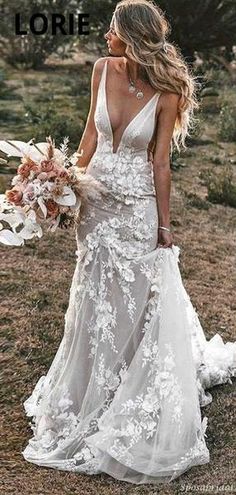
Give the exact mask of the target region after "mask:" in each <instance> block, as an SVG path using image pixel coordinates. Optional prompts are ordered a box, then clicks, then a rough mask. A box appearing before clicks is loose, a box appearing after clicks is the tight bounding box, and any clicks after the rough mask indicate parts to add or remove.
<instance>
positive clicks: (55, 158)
mask: <svg viewBox="0 0 236 495" xmlns="http://www.w3.org/2000/svg"><path fill="white" fill-rule="evenodd" d="M68 142H69V139H68V138H64V141H63V143H62V144H61V145H60V147H59V148H56V147H55V142H54V140H53V139H52V138H51V136H49V137H47V138H46V142H45V143H37V144H35V143H34V139H31V140H30V141H29V142H28V143H24V142H21V141H0V150H1V151H3V153H5V154H6V155H7V156H8V157H9V156H14V157H20V158H21V163H20V165H19V166H18V168H17V174H16V175H15V176H14V177H13V179H12V181H11V185H12V186H13V187H12V188H11V189H8V190H6V191H5V193H4V194H0V242H1V243H3V244H7V245H10V246H20V245H24V242H25V240H26V239H32V238H33V237H36V236H37V237H42V235H43V233H44V230H47V231H48V230H50V231H53V232H54V231H55V230H56V228H57V227H61V228H63V227H68V226H75V225H76V224H78V223H79V219H80V209H81V205H82V203H83V201H86V199H87V198H88V197H93V198H99V197H101V194H106V192H107V191H106V188H105V186H103V184H101V182H99V181H97V180H96V179H95V178H94V177H92V176H91V175H89V174H87V173H86V174H85V167H83V168H82V167H78V166H76V165H75V162H76V160H77V159H78V157H79V156H81V155H82V154H83V150H82V152H81V154H79V153H74V154H73V155H72V156H71V157H68ZM2 222H3V223H2ZM4 223H5V224H6V226H5V227H4Z"/></svg>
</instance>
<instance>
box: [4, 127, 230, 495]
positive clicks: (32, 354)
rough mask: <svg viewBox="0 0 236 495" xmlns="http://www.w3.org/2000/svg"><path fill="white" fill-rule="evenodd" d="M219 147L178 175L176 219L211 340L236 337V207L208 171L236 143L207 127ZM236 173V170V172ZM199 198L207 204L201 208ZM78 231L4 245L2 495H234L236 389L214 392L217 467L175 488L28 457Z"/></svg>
mask: <svg viewBox="0 0 236 495" xmlns="http://www.w3.org/2000/svg"><path fill="white" fill-rule="evenodd" d="M204 132H205V135H206V136H208V137H209V136H210V138H211V141H212V142H211V144H202V145H199V146H194V147H192V148H189V150H188V152H187V153H186V154H185V155H183V157H182V162H184V164H185V167H183V168H179V169H178V170H175V171H173V172H172V195H171V219H172V225H173V231H174V244H176V245H178V246H180V248H181V254H180V270H181V273H182V278H183V283H184V285H185V287H186V290H187V291H188V293H189V295H190V297H191V300H192V303H193V305H194V307H195V308H196V310H197V312H198V314H199V318H200V321H201V324H202V326H203V328H204V331H205V334H206V336H207V338H210V337H212V336H213V335H214V334H215V333H217V332H218V333H219V334H220V335H221V336H222V337H223V339H224V341H225V342H226V341H232V340H235V316H236V301H235V289H236V270H235V266H236V234H235V232H236V209H234V208H232V207H229V206H224V205H217V204H210V203H209V204H208V208H207V209H206V207H205V206H206V204H207V203H206V200H205V197H206V192H207V191H206V187H205V186H204V185H202V182H201V180H200V173H201V172H202V171H204V170H205V169H206V168H208V167H214V165H213V161H214V157H216V156H217V157H219V156H222V157H223V158H222V164H220V165H217V167H220V168H221V167H223V166H224V164H223V162H224V161H226V162H227V161H228V160H229V159H230V157H232V156H233V155H235V151H236V145H235V143H231V144H226V143H219V142H218V141H217V138H216V135H215V128H214V122H213V123H212V124H211V125H209V123H208V125H206V129H205V131H204ZM235 168H236V166H234V169H235ZM191 194H195V195H197V198H198V199H199V198H200V199H201V200H202V203H200V205H201V204H202V207H199V204H198V203H197V204H198V206H196V197H195V202H194V200H193V196H191ZM75 250H76V243H75V237H74V232H73V231H68V232H64V231H63V232H62V231H58V232H56V233H55V234H54V235H46V236H45V237H44V238H43V239H42V240H40V241H39V242H37V241H36V240H33V241H30V242H28V243H27V245H26V246H25V247H24V248H8V247H1V303H2V309H1V323H2V331H1V340H2V346H3V347H2V348H3V353H2V387H1V392H2V412H3V421H2V425H1V434H2V441H3V460H2V463H1V471H2V474H1V479H2V481H1V484H2V487H1V493H2V494H3V495H7V494H12V495H15V494H16V493H19V494H22V495H72V494H76V495H84V494H87V495H95V494H96V495H97V494H99V495H154V494H162V495H169V494H176V495H178V494H179V493H184V492H185V491H187V485H189V486H190V489H189V492H190V493H203V491H201V489H200V488H199V487H200V486H201V485H205V486H206V485H208V484H210V485H214V486H215V489H213V490H212V489H210V488H209V490H207V489H206V488H205V490H204V493H217V486H218V489H220V487H222V488H221V493H222V492H223V493H232V491H231V490H230V489H229V490H227V486H226V485H231V484H232V483H233V481H234V480H235V479H236V472H235V464H234V460H235V451H234V449H235V438H234V435H233V432H234V429H233V399H234V395H233V389H234V383H235V381H234V383H233V385H230V384H227V385H221V386H217V387H214V388H213V389H212V390H211V393H212V395H213V402H212V403H211V404H209V405H208V406H207V407H205V408H204V414H205V415H206V416H208V418H209V420H208V429H207V444H208V448H209V450H210V457H211V458H210V463H209V464H207V465H204V466H199V467H194V468H192V469H191V470H190V471H188V472H187V473H185V474H184V475H183V476H182V477H181V478H180V479H179V480H177V481H175V482H173V483H172V484H171V485H166V486H165V487H164V486H161V485H160V486H159V487H158V486H156V487H155V486H152V485H143V486H135V485H131V484H129V483H124V482H119V481H116V480H114V479H113V478H111V477H109V476H107V475H105V474H101V475H97V476H92V477H91V476H86V475H79V474H73V473H69V472H63V471H57V470H53V469H51V468H43V467H38V466H35V465H33V464H30V463H27V462H26V461H25V460H24V458H23V456H22V455H21V450H23V448H24V447H25V445H26V443H27V441H28V439H29V438H30V437H31V435H32V432H31V429H30V427H29V425H28V421H29V418H27V417H26V416H25V413H24V410H23V405H22V404H23V401H24V400H25V399H26V398H27V397H28V396H29V395H30V394H31V392H32V390H33V388H34V385H35V383H36V381H37V380H38V379H39V377H40V376H41V375H42V374H45V373H46V372H47V369H48V368H49V366H50V363H51V361H52V359H53V357H54V355H55V352H56V350H57V348H58V346H59V343H60V341H61V338H62V335H63V329H64V314H65V311H66V308H67V304H68V300H69V288H70V284H71V279H72V275H73V271H74V268H75V262H76V258H75ZM234 489H235V491H236V487H234Z"/></svg>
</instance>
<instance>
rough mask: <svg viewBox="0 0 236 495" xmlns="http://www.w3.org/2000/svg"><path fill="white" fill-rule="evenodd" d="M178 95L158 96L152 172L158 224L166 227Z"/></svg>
mask: <svg viewBox="0 0 236 495" xmlns="http://www.w3.org/2000/svg"><path fill="white" fill-rule="evenodd" d="M179 97H180V96H179V95H177V94H176V93H163V94H162V95H161V97H160V111H159V115H158V122H157V132H156V139H155V151H154V153H153V174H154V183H155V189H156V198H157V210H158V219H159V225H162V226H164V227H167V228H169V227H170V211H169V201H170V190H171V170H170V159H169V153H170V143H171V138H172V135H173V130H174V125H175V120H176V117H177V109H178V101H179ZM162 232H163V231H162Z"/></svg>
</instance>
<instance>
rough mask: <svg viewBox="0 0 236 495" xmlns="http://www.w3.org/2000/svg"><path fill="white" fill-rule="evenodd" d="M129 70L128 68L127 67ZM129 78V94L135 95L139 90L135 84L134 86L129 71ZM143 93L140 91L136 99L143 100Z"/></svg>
mask: <svg viewBox="0 0 236 495" xmlns="http://www.w3.org/2000/svg"><path fill="white" fill-rule="evenodd" d="M127 69H128V67H127ZM128 78H129V93H134V92H135V91H136V90H137V89H138V88H136V86H135V84H134V81H132V79H131V77H130V75H129V69H128ZM143 96H144V95H143V92H142V90H141V89H138V91H137V93H136V97H137V98H138V99H139V100H140V99H141V98H143Z"/></svg>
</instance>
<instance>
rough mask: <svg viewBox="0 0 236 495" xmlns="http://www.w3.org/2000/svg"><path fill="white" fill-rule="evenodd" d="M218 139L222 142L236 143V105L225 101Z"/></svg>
mask: <svg viewBox="0 0 236 495" xmlns="http://www.w3.org/2000/svg"><path fill="white" fill-rule="evenodd" d="M218 137H219V139H221V140H222V141H226V142H230V141H236V105H234V104H233V103H232V101H231V103H230V104H229V103H228V102H226V101H224V102H223V103H222V105H221V109H220V116H219V124H218Z"/></svg>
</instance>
